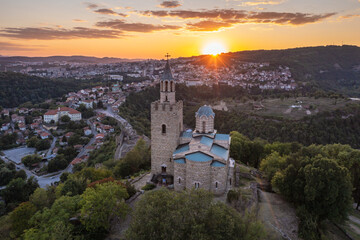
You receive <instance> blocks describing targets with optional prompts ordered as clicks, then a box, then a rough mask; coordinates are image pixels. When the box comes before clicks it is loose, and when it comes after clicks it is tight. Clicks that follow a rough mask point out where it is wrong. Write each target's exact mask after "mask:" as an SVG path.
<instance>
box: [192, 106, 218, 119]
mask: <svg viewBox="0 0 360 240" xmlns="http://www.w3.org/2000/svg"><path fill="white" fill-rule="evenodd" d="M195 116H196V117H201V116H206V117H210V116H212V117H215V113H214V111H213V110H212V108H211V107H210V106H207V105H204V106H202V107H200V108H199V110H198V111H197V112H196V114H195Z"/></svg>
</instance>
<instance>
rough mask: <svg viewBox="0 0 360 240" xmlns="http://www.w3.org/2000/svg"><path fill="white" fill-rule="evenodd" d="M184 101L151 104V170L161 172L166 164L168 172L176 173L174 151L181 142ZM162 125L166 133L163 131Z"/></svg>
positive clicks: (156, 172) (155, 172)
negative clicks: (173, 158) (173, 159)
mask: <svg viewBox="0 0 360 240" xmlns="http://www.w3.org/2000/svg"><path fill="white" fill-rule="evenodd" d="M182 121H183V103H182V101H178V102H176V103H175V104H170V103H168V102H165V103H160V102H159V101H156V102H153V103H152V104H151V172H152V173H153V174H159V173H161V165H163V164H164V165H166V172H167V173H168V174H171V175H173V174H174V162H173V161H172V160H171V158H172V153H173V152H174V150H175V149H176V147H177V146H178V144H179V136H180V133H181V132H182V129H183V122H182ZM162 125H165V126H166V133H165V134H163V133H162Z"/></svg>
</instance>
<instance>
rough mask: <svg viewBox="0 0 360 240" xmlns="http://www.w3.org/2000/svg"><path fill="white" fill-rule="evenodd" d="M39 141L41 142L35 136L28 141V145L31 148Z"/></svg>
mask: <svg viewBox="0 0 360 240" xmlns="http://www.w3.org/2000/svg"><path fill="white" fill-rule="evenodd" d="M38 142H39V139H38V138H37V137H35V136H34V137H31V138H30V139H28V140H27V141H26V145H27V146H28V147H30V148H34V147H35V146H36V144H37V143H38Z"/></svg>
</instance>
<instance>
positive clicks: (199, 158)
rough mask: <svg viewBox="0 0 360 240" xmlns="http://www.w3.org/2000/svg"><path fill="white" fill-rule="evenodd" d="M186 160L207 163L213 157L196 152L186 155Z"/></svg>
mask: <svg viewBox="0 0 360 240" xmlns="http://www.w3.org/2000/svg"><path fill="white" fill-rule="evenodd" d="M186 159H188V160H190V161H194V162H208V161H210V160H212V159H213V157H211V156H209V155H207V154H205V153H202V152H196V153H190V154H188V155H186Z"/></svg>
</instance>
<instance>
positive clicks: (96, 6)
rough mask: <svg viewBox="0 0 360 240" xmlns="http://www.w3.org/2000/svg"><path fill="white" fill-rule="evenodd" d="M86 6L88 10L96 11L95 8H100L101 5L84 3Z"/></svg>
mask: <svg viewBox="0 0 360 240" xmlns="http://www.w3.org/2000/svg"><path fill="white" fill-rule="evenodd" d="M84 4H85V5H86V7H87V8H88V9H95V8H98V7H99V5H97V4H95V3H90V2H84Z"/></svg>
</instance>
